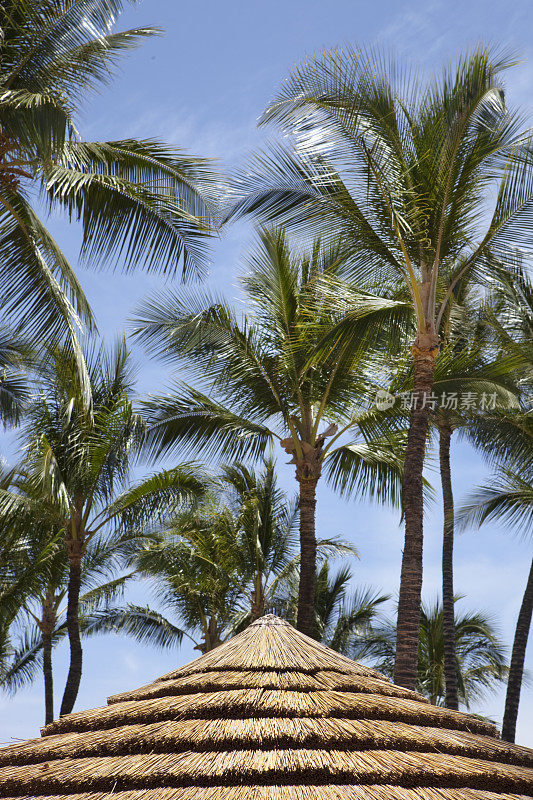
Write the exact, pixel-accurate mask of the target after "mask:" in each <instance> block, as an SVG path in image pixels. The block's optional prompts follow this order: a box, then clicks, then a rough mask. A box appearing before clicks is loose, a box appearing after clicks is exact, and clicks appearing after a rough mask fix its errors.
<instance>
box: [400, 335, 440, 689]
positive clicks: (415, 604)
mask: <svg viewBox="0 0 533 800" xmlns="http://www.w3.org/2000/svg"><path fill="white" fill-rule="evenodd" d="M413 354H414V391H413V396H412V408H411V415H410V420H409V434H408V437H407V448H406V451H405V462H404V472H403V485H402V500H403V511H404V514H405V544H404V550H403V558H402V571H401V577H400V597H399V602H398V623H397V642H396V661H395V664H394V682H395V683H397V684H398V685H399V686H404V687H405V688H406V689H412V690H414V689H415V688H416V678H417V668H418V640H419V636H420V602H421V596H422V556H423V516H424V496H423V482H422V472H423V469H424V458H425V454H426V438H427V432H428V425H429V411H430V405H429V398H430V396H431V393H432V390H433V381H434V373H435V353H434V352H433V349H430V348H424V349H423V350H421V349H418V347H416V346H415V347H414V348H413Z"/></svg>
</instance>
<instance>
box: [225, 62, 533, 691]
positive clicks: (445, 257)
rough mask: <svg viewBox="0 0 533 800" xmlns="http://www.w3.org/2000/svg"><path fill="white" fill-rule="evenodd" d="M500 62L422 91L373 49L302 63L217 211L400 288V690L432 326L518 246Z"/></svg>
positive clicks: (416, 610) (514, 138) (415, 619)
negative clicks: (266, 134)
mask: <svg viewBox="0 0 533 800" xmlns="http://www.w3.org/2000/svg"><path fill="white" fill-rule="evenodd" d="M511 65H512V60H511V59H509V58H507V57H506V56H505V55H503V54H499V53H495V52H492V51H491V50H490V49H488V48H485V47H479V48H477V49H475V50H473V51H472V52H470V53H467V54H465V55H463V56H461V57H460V58H459V60H458V63H457V65H456V67H455V69H452V68H447V69H445V70H444V71H443V72H442V73H441V74H440V75H438V76H436V77H434V78H433V79H432V80H430V81H429V82H428V83H427V84H426V85H422V84H421V83H420V81H419V79H418V78H417V77H416V76H415V73H414V72H413V71H412V70H409V69H405V68H403V67H402V65H397V64H395V63H394V60H393V59H391V58H390V57H389V56H388V55H387V56H386V57H384V56H381V55H380V54H379V53H377V52H374V51H371V52H369V53H367V54H365V53H363V52H361V51H358V50H353V49H352V48H350V47H348V48H342V49H340V50H339V49H335V50H332V51H330V52H325V53H323V54H321V55H319V56H316V57H313V58H310V59H308V60H307V61H306V62H304V63H303V64H301V65H299V66H298V67H296V68H295V69H294V71H293V72H292V74H291V75H290V77H289V78H288V79H287V80H286V81H285V82H284V84H283V88H282V89H281V91H280V93H279V95H278V97H277V98H276V99H275V100H274V101H273V102H272V103H271V104H270V106H269V107H268V109H267V110H266V112H265V114H264V115H263V118H262V123H271V122H273V123H276V124H278V126H279V127H280V128H281V131H282V132H283V134H285V135H287V136H288V137H289V138H288V142H289V144H288V145H286V146H285V145H284V146H274V147H273V148H272V149H271V150H269V151H266V152H264V153H261V154H259V155H258V156H257V158H256V159H255V161H253V162H252V163H251V164H250V165H249V166H248V168H247V169H246V170H245V171H244V172H243V178H242V179H240V181H239V182H238V183H237V185H236V187H235V191H234V194H235V202H234V203H233V206H232V208H231V210H230V212H229V214H228V218H232V217H238V216H241V215H243V214H250V215H253V216H254V217H256V218H258V219H260V220H261V221H268V222H270V221H271V220H275V221H276V222H277V223H278V224H282V225H286V226H290V227H291V229H293V230H295V231H297V232H299V233H302V234H304V235H306V236H309V235H313V236H316V235H323V237H324V238H325V239H327V240H329V239H335V240H340V241H341V242H342V246H343V248H344V250H345V251H346V253H347V256H348V258H349V259H350V262H349V263H350V265H351V271H352V275H353V277H354V279H355V280H356V282H357V283H358V285H361V284H362V282H363V281H364V280H366V279H367V278H368V276H370V280H371V281H372V282H373V283H374V284H377V283H381V284H383V285H387V282H389V281H391V280H397V279H399V280H402V281H403V282H404V283H405V285H406V287H407V288H408V291H409V294H410V298H411V304H412V308H413V310H414V314H415V317H416V337H415V340H414V342H413V346H412V355H413V367H414V393H413V397H412V408H411V412H410V427H409V436H408V441H407V448H406V452H405V462H404V472H403V507H404V513H405V546H404V550H403V559H402V571H401V587H400V597H399V605H398V649H397V654H396V667H395V673H394V677H395V681H396V683H398V684H400V685H402V686H405V687H407V688H413V687H414V685H415V683H416V670H417V642H418V636H419V617H420V603H421V589H422V554H423V482H422V471H423V466H424V456H425V450H426V438H427V432H428V425H429V414H430V408H429V404H428V402H427V399H428V398H429V397H430V396H431V393H432V391H433V382H434V369H435V358H436V356H437V353H438V351H439V328H440V323H441V320H442V317H443V315H444V314H445V313H446V308H447V306H448V303H449V301H450V298H451V297H452V295H453V292H454V290H455V287H456V286H457V284H458V282H459V281H460V280H461V279H462V278H464V277H465V276H472V277H473V278H475V279H476V280H478V279H479V278H480V277H481V276H482V275H483V274H486V273H488V272H490V269H491V265H492V264H493V262H494V259H496V260H498V261H500V262H502V261H503V262H505V260H506V259H507V257H508V255H509V250H510V249H511V248H515V247H519V246H520V245H521V244H522V243H524V246H525V247H527V246H528V242H529V240H530V238H531V231H532V219H533V218H532V217H531V213H530V210H531V204H532V203H533V188H532V185H533V184H532V181H531V174H532V173H531V167H532V161H533V155H532V153H533V150H532V148H531V134H530V133H529V132H525V133H523V132H522V131H521V120H520V117H519V116H518V115H517V114H516V113H515V112H513V111H510V110H508V108H507V107H506V105H505V100H504V92H503V88H502V74H503V73H504V72H505V71H506V70H507V69H508V68H509V67H510V66H511ZM493 197H494V198H495V203H494V204H493V203H492V198H493ZM482 209H484V210H486V213H484V212H483V213H482V211H481V210H482Z"/></svg>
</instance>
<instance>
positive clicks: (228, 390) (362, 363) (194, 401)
mask: <svg viewBox="0 0 533 800" xmlns="http://www.w3.org/2000/svg"><path fill="white" fill-rule="evenodd" d="M341 272H342V259H340V258H339V254H338V251H337V250H336V249H335V248H325V249H322V248H321V247H320V243H315V245H314V247H313V250H312V252H311V253H310V254H309V255H305V254H304V255H302V256H300V255H295V254H293V253H291V251H290V249H289V245H288V242H287V239H286V237H285V235H284V234H283V232H279V231H277V232H268V231H263V232H262V234H261V238H260V246H259V247H258V248H257V249H256V251H255V252H254V253H253V254H252V257H251V259H250V264H249V269H248V272H247V273H246V274H245V276H244V277H243V280H242V287H243V290H244V294H245V298H246V304H247V308H248V309H249V313H247V314H243V315H242V316H238V315H236V314H235V313H234V312H233V311H232V310H231V309H230V308H229V307H228V306H227V305H225V304H224V303H223V301H221V300H218V299H213V298H210V297H209V296H207V295H206V296H199V295H195V296H194V297H190V298H189V299H185V298H184V296H183V294H182V293H180V294H179V295H178V294H177V293H175V294H173V295H172V294H169V293H167V292H166V293H165V295H164V296H160V297H156V298H155V299H153V300H150V301H147V302H145V304H144V306H143V307H142V308H141V309H140V310H139V312H138V316H137V329H136V335H137V338H138V339H140V340H141V342H143V343H144V344H145V345H147V346H148V347H149V348H150V350H151V351H152V352H155V353H157V354H158V355H160V356H162V357H163V358H165V359H166V360H167V361H170V362H171V363H176V364H185V365H186V366H187V367H188V369H190V371H191V373H192V374H193V376H197V377H198V379H199V382H201V383H200V385H203V387H205V392H203V391H200V390H199V389H197V388H193V387H190V386H187V385H184V384H182V383H178V384H176V385H175V386H174V387H173V389H172V394H171V395H166V396H155V397H150V398H149V399H148V400H147V401H146V402H145V403H144V404H143V409H144V412H145V414H146V416H147V419H148V422H149V429H148V443H149V446H150V452H151V454H152V455H153V456H156V457H159V456H161V455H163V454H167V453H173V452H182V451H183V448H184V447H189V448H195V449H196V450H197V451H198V452H201V453H205V454H206V455H216V456H218V457H220V456H221V455H223V456H224V458H226V459H228V458H237V459H238V458H241V457H243V456H251V457H257V456H258V455H260V454H262V453H264V452H265V450H266V448H267V446H268V445H270V444H271V443H272V442H273V441H277V442H278V443H279V445H280V446H281V447H282V448H283V449H284V450H285V451H286V452H287V453H288V454H289V455H290V456H291V460H290V462H289V463H291V464H294V465H295V472H296V480H297V482H298V486H299V525H300V555H301V569H300V594H299V597H300V599H299V605H298V622H297V624H298V628H299V629H300V630H301V631H303V632H304V633H310V632H311V630H312V627H313V595H314V587H315V568H316V533H315V510H316V489H317V484H318V482H319V480H320V478H321V476H322V474H323V473H325V476H326V478H327V479H328V481H329V483H330V484H331V485H332V486H333V487H334V488H337V489H340V490H341V491H344V492H346V493H350V492H354V491H359V492H360V494H365V493H366V494H368V495H374V496H375V497H378V498H379V499H381V500H385V499H393V500H394V499H395V496H396V487H397V485H398V481H399V476H400V462H399V458H398V447H397V445H398V441H399V438H398V437H396V438H394V436H393V435H392V434H391V422H390V419H389V417H390V415H387V414H382V413H380V412H379V411H378V410H377V409H376V408H375V407H373V408H371V407H370V406H371V403H370V402H369V396H370V394H372V395H373V394H374V392H373V391H371V387H373V386H375V385H376V383H375V372H376V371H378V370H379V369H380V364H379V363H378V362H379V358H378V351H377V350H376V349H375V348H373V347H365V338H364V334H362V335H361V336H360V338H356V337H354V336H353V335H350V336H348V337H346V336H344V338H343V337H342V335H341V333H339V335H336V331H337V326H338V324H339V323H340V321H341V320H342V316H341V315H339V314H337V313H336V312H334V311H332V310H331V309H330V308H328V305H327V303H326V302H325V300H324V291H325V290H324V288H323V287H324V285H326V286H328V285H329V284H330V283H331V282H334V281H335V279H336V277H337V276H338V275H340V274H341ZM361 329H363V326H361ZM360 333H361V330H360ZM381 366H382V365H381ZM369 375H370V376H372V377H373V378H374V383H373V382H372V380H371V379H370V378H369ZM321 426H323V427H322V429H321ZM356 436H357V437H358V439H356V438H352V439H350V437H356ZM328 440H329V442H328Z"/></svg>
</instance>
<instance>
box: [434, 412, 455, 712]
mask: <svg viewBox="0 0 533 800" xmlns="http://www.w3.org/2000/svg"><path fill="white" fill-rule="evenodd" d="M451 439H452V427H451V425H450V424H449V423H447V422H440V423H439V457H440V479H441V485H442V507H443V511H444V528H443V536H442V635H443V639H444V678H445V684H446V701H445V702H446V708H453V709H455V710H456V711H457V710H458V708H459V699H458V697H457V662H456V656H455V615H454V590H453V540H454V505H453V491H452V475H451V469H450V444H451Z"/></svg>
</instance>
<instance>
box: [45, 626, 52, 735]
mask: <svg viewBox="0 0 533 800" xmlns="http://www.w3.org/2000/svg"><path fill="white" fill-rule="evenodd" d="M43 677H44V724H45V725H48V724H49V723H50V722H53V721H54V677H53V672H52V632H51V631H43Z"/></svg>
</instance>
